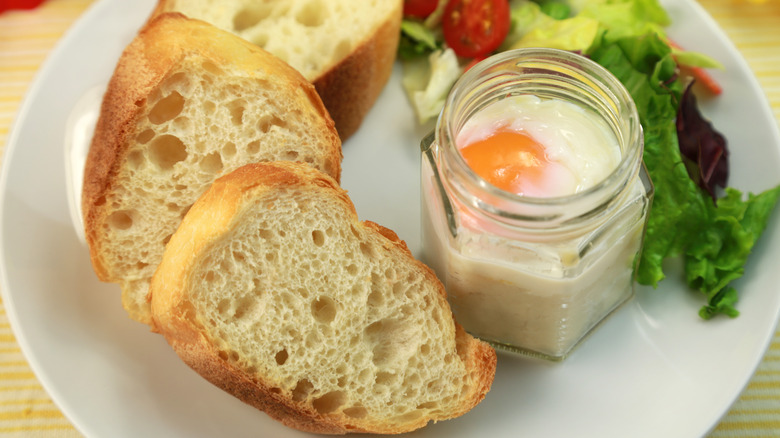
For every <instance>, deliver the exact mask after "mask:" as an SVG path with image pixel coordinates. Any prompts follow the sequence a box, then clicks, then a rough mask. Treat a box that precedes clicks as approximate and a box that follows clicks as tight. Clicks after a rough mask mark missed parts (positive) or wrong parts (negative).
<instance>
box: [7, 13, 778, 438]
mask: <svg viewBox="0 0 780 438" xmlns="http://www.w3.org/2000/svg"><path fill="white" fill-rule="evenodd" d="M94 1H95V0H48V1H46V2H44V3H43V5H41V6H40V7H38V8H37V9H34V10H31V11H11V12H5V13H2V14H0V159H2V156H3V152H4V149H5V144H6V141H7V139H8V134H9V130H10V128H11V125H12V124H13V121H14V118H15V116H16V112H17V110H18V108H19V106H20V104H21V102H22V99H23V98H24V95H25V93H26V92H27V88H28V86H29V85H30V83H31V82H32V80H33V78H34V77H35V74H36V72H37V70H38V69H39V67H40V66H41V64H42V63H43V61H44V60H45V59H46V57H47V56H48V54H49V52H50V51H51V49H52V48H53V47H54V46H55V45H56V43H57V41H58V40H59V39H60V38H61V37H62V36H63V34H64V32H65V31H66V30H67V29H68V28H69V27H70V26H71V25H72V24H73V22H74V21H75V20H76V19H77V18H78V17H79V16H80V15H81V14H82V13H83V12H84V11H85V10H86V9H87V8H88V7H89V5H90V4H92V3H93V2H94ZM698 1H699V3H700V4H701V5H702V6H703V7H704V8H705V9H706V10H707V11H708V12H709V13H710V15H712V17H713V18H714V19H715V20H716V21H717V22H718V24H720V26H721V28H722V29H723V30H724V31H725V32H726V34H727V35H728V36H729V38H731V40H732V41H733V42H734V44H735V45H736V46H737V48H738V49H739V50H740V52H741V53H742V55H743V56H744V57H745V59H746V60H747V61H748V64H749V65H750V68H751V69H752V70H753V73H754V74H755V75H756V77H757V78H758V80H759V82H760V84H761V86H762V87H763V89H764V91H765V93H766V95H767V97H768V99H769V101H770V104H771V107H772V110H773V112H774V115H775V118H776V119H777V120H778V121H780V0H698ZM0 434H1V435H6V436H36V437H71V436H81V434H80V433H79V432H78V431H77V430H76V429H75V428H74V427H73V425H72V424H71V423H70V422H69V421H68V419H67V418H66V417H65V416H64V415H63V414H62V412H61V411H60V410H59V409H58V408H57V406H56V405H55V404H54V403H53V402H52V401H51V399H50V398H49V396H48V394H47V393H46V391H45V390H44V388H43V387H42V386H41V384H40V382H39V381H38V380H37V378H36V377H35V374H33V372H32V370H31V369H30V367H29V366H28V364H27V362H26V361H25V358H24V355H23V354H22V351H21V349H20V348H19V345H18V344H17V342H16V340H15V338H14V334H13V331H12V329H11V326H10V324H9V322H8V318H7V315H6V312H5V309H4V307H3V306H2V302H0ZM770 436H780V330H778V331H777V332H776V333H775V335H774V337H773V340H772V343H771V345H770V347H769V350H768V351H767V353H766V355H765V356H764V358H763V360H762V362H761V364H760V365H759V367H758V369H757V370H756V373H755V374H754V375H753V377H752V379H751V380H750V382H749V383H748V385H747V387H746V388H745V389H744V390H743V392H742V394H740V397H739V398H738V399H737V400H736V401H735V402H734V404H733V405H732V406H731V409H730V410H729V412H728V413H727V415H726V416H725V417H724V418H723V419H721V421H720V423H719V424H718V425H717V427H716V428H715V429H714V430H713V431H712V432H711V433H710V435H709V437H713V438H715V437H717V438H726V437H770Z"/></svg>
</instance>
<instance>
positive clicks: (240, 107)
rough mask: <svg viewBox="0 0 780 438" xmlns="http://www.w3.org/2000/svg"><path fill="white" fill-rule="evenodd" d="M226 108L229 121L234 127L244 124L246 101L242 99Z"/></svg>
mask: <svg viewBox="0 0 780 438" xmlns="http://www.w3.org/2000/svg"><path fill="white" fill-rule="evenodd" d="M227 108H228V110H229V111H230V120H231V121H232V122H233V125H235V126H241V125H243V124H244V111H245V110H246V101H244V100H243V99H237V100H234V101H232V102H230V103H229V104H227Z"/></svg>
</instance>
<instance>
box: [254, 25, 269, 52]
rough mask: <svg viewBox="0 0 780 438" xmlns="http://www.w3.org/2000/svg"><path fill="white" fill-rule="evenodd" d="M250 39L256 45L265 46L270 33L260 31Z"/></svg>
mask: <svg viewBox="0 0 780 438" xmlns="http://www.w3.org/2000/svg"><path fill="white" fill-rule="evenodd" d="M258 30H259V29H258ZM250 41H252V44H254V45H256V46H260V47H263V48H265V45H266V44H268V34H267V33H265V32H263V33H260V32H258V33H257V34H255V35H252V39H251V40H250Z"/></svg>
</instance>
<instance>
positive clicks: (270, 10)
mask: <svg viewBox="0 0 780 438" xmlns="http://www.w3.org/2000/svg"><path fill="white" fill-rule="evenodd" d="M402 9H403V2H402V1H401V0H359V1H354V0H270V1H269V0H265V1H260V0H227V1H225V0H160V1H159V3H158V5H157V8H156V10H155V12H154V13H153V15H154V14H159V13H163V12H170V11H176V12H181V13H183V14H185V15H187V16H189V17H192V18H197V19H201V20H204V21H207V22H209V23H212V24H214V25H215V26H217V27H219V28H221V29H224V30H227V31H230V32H234V33H235V34H237V35H239V36H241V37H242V38H245V39H246V40H248V41H251V42H253V43H255V44H257V45H259V46H260V47H262V48H264V49H266V50H268V51H269V52H271V53H273V54H274V55H276V56H278V57H279V58H281V59H282V60H284V61H286V62H287V63H289V64H290V65H291V66H293V67H294V68H295V69H297V70H298V71H300V72H301V73H302V74H303V76H304V77H306V79H308V80H309V81H311V82H312V83H313V84H314V86H315V87H316V89H317V92H318V93H319V94H320V96H321V97H322V100H323V102H324V103H325V107H326V108H327V109H328V111H329V112H330V115H331V117H332V118H333V120H335V122H336V129H337V130H338V132H339V135H340V136H341V139H342V141H343V140H346V139H347V138H349V137H350V136H351V135H352V134H353V133H354V132H355V131H357V129H358V128H359V127H360V125H361V123H362V121H363V118H364V117H365V115H366V114H367V113H368V111H369V110H370V109H371V107H372V106H373V105H374V103H375V101H376V99H377V98H378V97H379V94H380V93H381V91H382V89H383V88H384V86H385V84H386V83H387V81H388V79H389V78H390V74H391V73H392V68H393V63H394V61H395V57H396V51H397V49H398V40H399V38H400V28H401V17H402V12H403V11H402Z"/></svg>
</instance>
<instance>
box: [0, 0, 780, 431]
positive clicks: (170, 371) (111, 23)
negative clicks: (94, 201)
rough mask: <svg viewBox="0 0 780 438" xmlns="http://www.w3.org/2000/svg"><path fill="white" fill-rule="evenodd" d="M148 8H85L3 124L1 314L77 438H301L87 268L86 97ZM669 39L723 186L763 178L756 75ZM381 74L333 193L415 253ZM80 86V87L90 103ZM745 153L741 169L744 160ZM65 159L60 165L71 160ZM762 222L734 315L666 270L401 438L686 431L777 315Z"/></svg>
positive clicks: (395, 97)
mask: <svg viewBox="0 0 780 438" xmlns="http://www.w3.org/2000/svg"><path fill="white" fill-rule="evenodd" d="M153 3H154V1H153V0H142V1H132V2H130V1H122V0H101V1H99V2H97V3H96V4H95V5H93V6H92V7H91V8H90V10H89V11H88V12H87V13H86V14H85V15H84V16H83V17H82V18H81V19H80V20H79V21H78V23H77V24H76V25H75V26H74V27H73V28H72V29H71V31H70V32H69V33H68V34H67V36H66V37H65V38H64V39H63V40H62V41H61V43H60V44H59V46H58V48H57V49H56V50H55V51H54V52H53V53H52V54H51V56H50V58H49V59H48V61H47V62H46V63H45V65H44V67H43V68H42V69H41V71H40V72H39V75H38V77H37V78H36V80H35V82H34V84H33V85H32V86H31V88H30V91H29V95H28V96H27V98H26V99H25V101H24V103H23V105H22V107H21V110H20V112H19V115H18V119H17V120H16V123H15V125H14V128H13V129H12V133H11V136H10V138H9V142H8V145H7V147H6V151H5V158H4V159H3V170H2V175H1V177H2V181H1V182H0V208H1V209H2V210H0V274H1V276H2V285H1V287H2V293H3V300H4V304H5V307H6V309H7V311H8V315H9V318H10V320H11V323H12V325H13V328H14V332H15V333H16V336H17V339H18V341H19V343H20V345H21V347H22V349H23V351H24V353H25V355H26V357H27V358H28V360H29V362H30V365H31V366H32V368H33V369H34V371H35V373H36V375H37V376H38V378H39V379H40V380H41V382H42V383H43V385H44V386H45V388H46V389H47V390H48V391H49V393H50V394H51V396H52V397H53V399H54V400H55V402H56V403H57V404H58V406H60V408H61V409H62V410H63V411H64V412H65V414H66V415H67V416H68V417H69V418H70V420H71V421H72V422H73V423H74V424H75V425H76V427H78V428H79V429H80V430H81V431H82V432H83V433H84V434H86V435H87V436H89V437H139V436H166V437H172V436H186V437H207V436H231V437H243V436H246V437H249V436H272V437H296V436H305V435H306V434H303V433H301V432H297V431H295V430H291V429H288V428H285V427H284V426H281V425H280V424H278V423H276V422H275V421H273V420H270V419H269V418H268V417H267V416H266V415H265V414H263V413H261V412H259V411H256V410H254V409H252V408H250V407H248V406H245V405H244V404H242V403H241V402H239V401H237V400H235V399H233V398H232V397H231V396H229V395H227V394H224V393H223V392H221V391H220V390H218V389H216V388H215V387H212V386H211V385H210V384H209V383H207V382H206V381H205V380H203V379H201V378H200V377H199V376H197V375H195V373H194V372H192V371H191V370H189V368H187V367H186V366H185V365H184V364H183V363H182V362H181V361H179V359H178V358H177V357H176V355H175V354H174V353H173V352H172V350H171V349H170V348H169V347H168V345H167V344H166V343H165V341H164V340H163V339H162V338H161V337H160V336H158V335H155V334H152V333H150V332H149V330H148V329H147V328H146V327H145V326H142V325H140V324H138V323H135V322H133V321H131V320H130V319H128V317H127V316H126V315H125V313H124V311H123V310H122V308H121V304H120V297H119V288H118V287H117V286H116V285H112V284H102V283H100V282H99V281H98V280H97V278H96V277H95V275H94V273H93V272H92V269H91V266H90V263H89V256H88V251H87V248H86V246H85V245H84V244H83V243H82V238H81V231H80V229H79V225H78V219H77V215H73V214H72V213H71V208H70V201H71V197H70V196H69V191H70V190H71V189H72V188H73V187H76V188H77V187H78V185H79V184H80V178H79V175H80V173H79V172H80V169H78V166H79V163H80V160H81V161H83V146H84V144H86V142H87V141H88V139H89V133H90V130H91V129H92V128H91V126H92V124H93V123H94V117H95V114H96V113H95V111H96V110H97V105H98V103H99V95H100V90H102V89H103V87H104V86H105V84H106V82H107V81H108V78H109V77H110V75H111V73H112V71H113V68H114V65H115V63H116V60H117V59H118V57H119V54H120V52H121V50H122V49H123V48H124V46H125V45H126V44H127V43H128V42H129V41H130V40H131V38H132V37H133V35H134V33H135V31H136V30H137V29H138V27H139V26H140V24H141V23H142V22H143V21H144V19H145V18H146V16H147V14H148V12H149V11H150V10H151V8H152V6H153ZM665 5H666V6H667V9H668V11H669V13H670V15H671V16H672V17H673V19H674V20H675V24H673V26H672V27H671V28H670V34H671V35H672V36H673V37H674V39H675V40H676V41H678V42H679V43H682V44H683V45H684V46H685V47H686V48H688V49H692V50H699V51H705V52H706V53H708V54H710V55H712V56H714V57H715V58H717V59H718V60H720V61H721V62H722V63H723V64H724V65H725V66H726V69H725V70H724V71H722V72H721V71H719V72H716V73H715V77H716V78H717V79H718V80H720V81H721V82H722V83H723V85H724V88H725V92H724V94H723V95H722V96H720V97H718V98H717V99H716V100H712V101H703V102H702V103H703V111H704V113H705V114H706V115H707V116H708V117H710V118H711V119H712V120H713V122H714V123H715V125H716V126H717V127H718V129H719V130H720V131H721V132H723V133H724V134H725V136H726V137H727V138H728V140H729V142H730V145H731V148H732V155H731V164H732V168H733V170H732V179H731V184H732V185H734V186H736V187H738V188H740V189H742V190H745V191H754V192H756V191H761V190H764V189H767V188H769V187H772V186H774V185H775V184H778V183H779V182H780V171H779V170H778V169H780V147H779V146H780V134H778V128H777V123H776V121H775V119H774V118H773V116H772V113H771V111H770V109H769V105H768V102H767V100H766V98H765V97H764V96H763V94H762V92H761V89H760V88H759V86H758V83H757V81H756V80H755V78H754V77H753V76H752V74H751V73H750V71H749V69H748V67H747V65H746V64H745V62H744V60H743V59H742V58H741V56H740V55H739V53H738V52H737V51H736V49H735V48H734V47H733V45H732V44H731V43H730V42H729V41H728V40H727V38H726V37H725V36H724V34H723V33H722V32H721V31H720V30H719V29H718V28H717V26H716V24H715V23H714V22H713V21H712V20H711V19H710V18H709V17H708V16H707V15H706V13H705V12H704V11H703V10H702V9H701V8H700V7H699V5H698V4H696V3H695V2H694V1H693V0H677V1H674V0H668V1H666V2H665ZM399 73H400V72H399V71H398V69H397V70H396V72H395V74H394V76H393V78H392V80H391V82H390V83H389V84H388V86H387V87H386V89H385V90H384V93H383V94H382V96H381V99H380V101H379V102H378V103H377V105H376V106H375V107H374V108H373V110H372V111H371V113H370V115H369V117H368V118H367V119H366V120H365V122H364V124H363V126H362V127H361V129H360V131H359V132H358V133H357V134H356V135H355V136H354V137H352V138H351V139H349V141H347V142H346V143H345V144H344V166H343V167H344V170H343V177H342V183H343V186H344V187H345V188H346V189H347V190H349V193H350V195H351V197H352V199H353V201H354V202H355V204H356V207H357V210H358V213H359V215H360V216H361V218H362V219H370V220H374V221H376V222H379V223H381V224H383V225H385V226H387V227H390V228H392V229H394V230H395V231H396V232H397V233H398V234H399V235H400V237H401V238H403V239H405V240H406V241H407V243H408V244H409V247H410V248H411V249H412V251H413V252H414V253H415V254H418V253H419V245H420V243H419V239H420V233H419V210H420V208H419V202H420V201H419V176H418V169H419V148H418V145H419V140H420V139H421V138H422V136H423V135H424V134H425V133H426V132H427V131H428V130H429V129H430V128H431V126H426V127H421V126H417V125H416V123H415V119H414V116H413V114H412V112H411V109H410V108H409V106H408V104H407V102H406V98H405V95H404V93H403V91H402V87H401V85H400V76H399ZM96 90H97V91H96ZM759 157H760V159H757V158H759ZM74 163H75V164H74ZM778 255H780V215H778V212H775V214H774V215H773V217H772V219H771V221H770V224H769V227H768V229H767V231H766V233H765V235H764V236H763V238H762V240H761V241H760V242H759V244H758V246H757V247H756V249H755V253H754V254H753V256H752V258H751V260H750V262H749V264H748V266H747V270H746V275H745V277H744V278H743V279H741V280H739V281H737V282H736V283H735V285H736V286H737V288H738V290H739V291H740V292H741V297H742V298H741V301H740V302H739V305H738V307H739V309H740V311H741V312H742V316H740V317H739V318H737V319H733V320H731V319H727V318H717V319H715V320H712V321H703V320H701V319H699V317H698V316H697V311H698V308H699V307H700V306H701V304H702V302H703V300H702V298H703V297H702V296H699V295H697V294H695V293H692V292H688V291H686V290H685V288H684V286H683V283H682V282H681V281H680V280H679V274H680V269H679V266H676V265H675V264H674V263H671V264H670V266H669V270H668V272H669V276H670V278H668V279H667V280H665V281H664V282H663V283H662V284H661V286H660V287H659V288H658V289H657V290H653V289H650V288H639V290H638V296H637V298H636V299H635V300H633V302H631V303H630V304H629V305H627V306H626V307H624V308H622V309H621V310H620V311H619V312H618V313H617V314H616V315H615V316H613V317H612V318H610V319H609V320H608V321H607V322H606V324H604V325H603V326H602V327H601V328H600V329H599V330H598V331H597V332H596V333H595V334H594V335H593V336H591V337H590V338H589V339H588V340H587V341H586V342H585V344H584V345H582V346H581V347H580V348H578V349H577V350H576V351H575V353H574V354H573V355H572V356H571V357H570V358H569V359H567V360H566V361H565V362H563V363H546V362H542V361H538V360H533V359H527V358H521V357H515V356H510V355H507V354H504V353H500V355H499V364H498V372H497V376H496V381H495V384H494V386H493V389H492V390H491V392H490V393H489V394H488V396H487V398H486V399H485V400H484V402H482V403H481V404H480V405H478V406H477V407H476V408H475V409H474V410H473V411H471V412H470V413H468V414H467V415H464V416H463V417H461V418H458V419H455V420H451V421H446V422H441V423H438V424H435V425H431V426H429V427H427V428H425V429H422V430H420V431H418V432H415V433H413V434H411V435H412V436H419V437H471V436H491V437H516V436H529V437H538V436H546V437H572V436H577V437H599V438H605V437H627V436H630V437H645V436H647V437H659V436H662V437H693V436H700V435H703V434H705V433H706V432H707V431H708V430H709V429H710V428H711V427H713V426H714V425H715V424H716V423H717V421H718V419H719V418H720V417H721V416H722V415H723V414H724V413H725V412H726V410H727V409H728V407H729V406H730V404H731V403H732V402H733V401H734V400H735V398H736V397H737V396H738V395H739V393H740V391H741V390H742V388H743V387H744V385H745V384H746V383H747V382H748V380H749V378H750V376H751V375H752V373H753V372H754V370H755V367H756V366H757V364H758V363H759V361H760V359H761V357H762V355H763V354H764V351H765V350H766V348H767V346H768V343H769V342H770V340H771V338H772V335H773V333H774V330H775V324H776V321H777V317H778V310H779V309H780V294H778V292H780V291H779V290H778V289H780V286H779V285H780V270H778V269H777V268H776V260H777V257H778Z"/></svg>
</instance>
